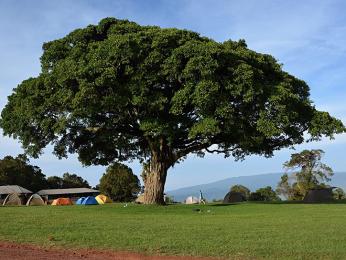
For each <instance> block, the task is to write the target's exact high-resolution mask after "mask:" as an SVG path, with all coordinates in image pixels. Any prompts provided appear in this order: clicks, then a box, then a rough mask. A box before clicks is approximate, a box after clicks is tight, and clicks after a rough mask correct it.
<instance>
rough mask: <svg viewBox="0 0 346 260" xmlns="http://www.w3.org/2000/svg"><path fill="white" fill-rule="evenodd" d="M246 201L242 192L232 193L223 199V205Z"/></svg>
mask: <svg viewBox="0 0 346 260" xmlns="http://www.w3.org/2000/svg"><path fill="white" fill-rule="evenodd" d="M245 200H246V199H245V197H244V195H243V194H242V193H241V192H233V191H230V192H228V193H227V194H226V196H225V198H224V199H223V203H235V202H243V201H245Z"/></svg>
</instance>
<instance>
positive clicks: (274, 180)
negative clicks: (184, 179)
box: [166, 172, 346, 201]
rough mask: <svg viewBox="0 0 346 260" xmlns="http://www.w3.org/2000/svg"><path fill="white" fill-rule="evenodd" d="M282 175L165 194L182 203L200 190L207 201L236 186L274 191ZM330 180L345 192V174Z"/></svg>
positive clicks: (227, 181)
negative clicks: (269, 187)
mask: <svg viewBox="0 0 346 260" xmlns="http://www.w3.org/2000/svg"><path fill="white" fill-rule="evenodd" d="M282 174H284V173H283V172H281V173H265V174H257V175H247V176H237V177H230V178H226V179H223V180H219V181H215V182H211V183H206V184H199V185H194V186H189V187H184V188H180V189H175V190H170V191H167V192H166V193H167V195H168V196H172V197H173V198H174V200H175V201H184V200H185V198H186V197H188V196H196V197H198V196H199V191H200V190H201V191H202V192H203V196H204V197H205V198H206V199H207V200H208V201H211V200H213V199H223V198H224V196H225V195H226V193H227V192H228V191H229V189H230V187H231V186H233V185H236V184H241V185H244V186H246V187H248V188H249V189H250V190H251V191H255V190H257V189H259V188H262V187H265V186H271V187H272V188H273V189H274V190H275V188H276V186H277V184H278V182H279V181H280V178H281V176H282ZM331 178H332V180H331V181H330V182H328V183H327V184H329V185H332V186H335V187H340V188H342V189H344V190H346V172H335V173H334V175H333V176H332V177H331Z"/></svg>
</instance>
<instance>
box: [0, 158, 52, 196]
mask: <svg viewBox="0 0 346 260" xmlns="http://www.w3.org/2000/svg"><path fill="white" fill-rule="evenodd" d="M0 185H19V186H22V187H24V188H26V189H29V190H31V191H33V192H36V191H39V190H41V189H43V188H45V187H46V185H47V182H46V179H45V175H44V174H43V173H42V171H41V169H40V168H39V167H38V166H33V165H30V164H29V160H28V159H27V158H26V157H25V156H23V155H19V156H17V157H16V158H13V157H12V156H5V157H4V158H3V159H1V160H0Z"/></svg>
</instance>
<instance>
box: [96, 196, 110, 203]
mask: <svg viewBox="0 0 346 260" xmlns="http://www.w3.org/2000/svg"><path fill="white" fill-rule="evenodd" d="M95 199H96V200H97V202H98V204H106V203H112V202H113V201H112V200H111V199H110V198H108V197H107V196H106V195H103V194H100V195H97V196H96V197H95Z"/></svg>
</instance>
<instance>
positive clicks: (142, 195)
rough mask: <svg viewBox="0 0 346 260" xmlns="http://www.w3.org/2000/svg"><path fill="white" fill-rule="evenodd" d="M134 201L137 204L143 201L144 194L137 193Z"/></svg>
mask: <svg viewBox="0 0 346 260" xmlns="http://www.w3.org/2000/svg"><path fill="white" fill-rule="evenodd" d="M135 202H136V203H138V204H143V203H144V194H140V195H138V197H137V199H136V200H135Z"/></svg>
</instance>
